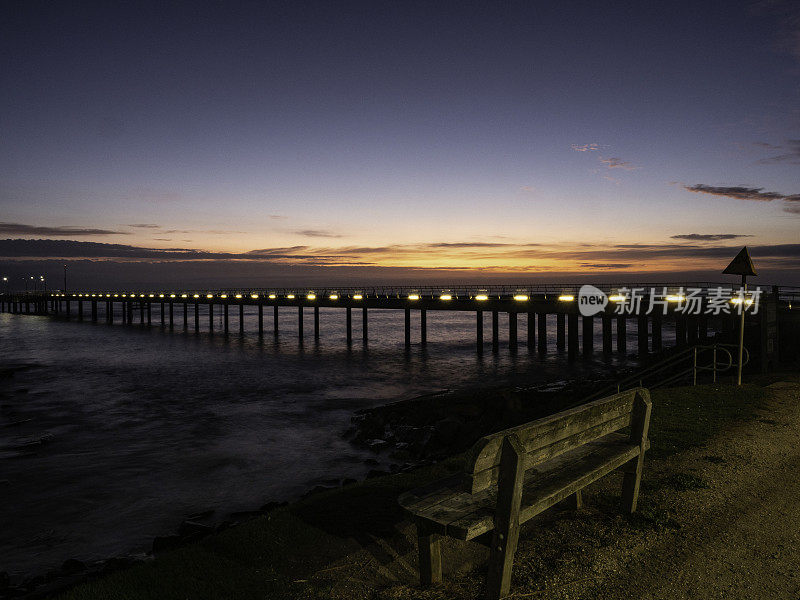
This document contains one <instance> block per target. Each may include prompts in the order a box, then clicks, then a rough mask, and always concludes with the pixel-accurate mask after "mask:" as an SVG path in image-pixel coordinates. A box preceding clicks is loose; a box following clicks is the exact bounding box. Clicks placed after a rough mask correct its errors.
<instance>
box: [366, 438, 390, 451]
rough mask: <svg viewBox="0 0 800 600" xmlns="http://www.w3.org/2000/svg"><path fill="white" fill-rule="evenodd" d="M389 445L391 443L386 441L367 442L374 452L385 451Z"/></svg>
mask: <svg viewBox="0 0 800 600" xmlns="http://www.w3.org/2000/svg"><path fill="white" fill-rule="evenodd" d="M388 445H389V442H387V441H386V440H368V441H367V446H369V449H370V450H372V451H373V452H379V451H381V450H383V449H384V448H386V447H387V446H388Z"/></svg>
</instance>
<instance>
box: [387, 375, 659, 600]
mask: <svg viewBox="0 0 800 600" xmlns="http://www.w3.org/2000/svg"><path fill="white" fill-rule="evenodd" d="M650 410H651V403H650V394H649V392H648V391H647V390H646V389H644V388H636V389H634V390H630V391H626V392H622V393H620V394H616V395H614V396H610V397H608V398H602V399H600V400H596V401H594V402H590V403H588V404H585V405H583V406H579V407H577V408H573V409H570V410H566V411H564V412H560V413H558V414H555V415H552V416H549V417H545V418H543V419H539V420H537V421H532V422H531V423H527V424H525V425H520V426H519V427H514V428H512V429H506V430H505V431H500V432H498V433H494V434H492V435H487V436H486V437H483V438H481V439H480V440H478V441H477V442H476V443H475V445H474V446H473V447H472V449H471V450H470V451H469V452H468V453H467V458H466V464H465V471H464V473H461V474H459V475H456V476H455V477H452V478H449V479H445V480H442V481H437V482H434V483H432V484H431V485H428V486H425V487H422V488H419V489H416V490H412V491H409V492H406V493H404V494H402V495H401V496H400V498H399V500H398V501H399V503H400V505H401V506H402V507H403V508H404V509H405V510H406V511H408V512H409V513H410V514H411V515H412V516H413V518H414V521H415V523H416V526H417V535H418V536H419V565H420V566H419V569H420V581H421V583H422V584H423V585H429V584H432V583H438V582H440V581H441V578H442V561H441V548H440V543H441V536H449V537H452V538H456V539H459V540H473V541H476V542H479V543H482V544H484V545H486V546H488V547H489V549H490V551H491V554H490V558H489V574H488V578H487V598H489V599H490V600H495V599H497V598H502V597H504V596H506V595H508V593H509V588H510V585H511V569H512V565H513V560H514V552H515V550H516V547H517V539H518V537H519V527H520V524H522V523H524V522H525V521H527V520H528V519H530V518H532V517H533V516H535V515H537V514H538V513H540V512H542V511H544V510H546V509H547V508H549V507H551V506H553V505H554V504H556V503H558V502H560V501H562V500H565V499H571V500H572V503H573V506H575V507H576V508H577V507H580V506H581V505H582V499H581V490H582V489H583V488H584V487H586V486H587V485H589V484H590V483H592V482H593V481H595V480H597V479H599V478H600V477H602V476H604V475H606V474H608V473H610V472H611V471H613V470H615V469H618V468H622V470H623V471H624V473H625V474H624V478H623V483H622V506H623V509H624V510H625V511H626V512H634V511H635V510H636V500H637V497H638V495H639V482H640V480H641V476H642V464H643V460H644V452H645V450H647V449H648V448H649V447H650V442H649V441H648V438H647V430H648V427H649V423H650ZM626 427H629V428H630V433H622V432H620V430H621V429H624V428H626Z"/></svg>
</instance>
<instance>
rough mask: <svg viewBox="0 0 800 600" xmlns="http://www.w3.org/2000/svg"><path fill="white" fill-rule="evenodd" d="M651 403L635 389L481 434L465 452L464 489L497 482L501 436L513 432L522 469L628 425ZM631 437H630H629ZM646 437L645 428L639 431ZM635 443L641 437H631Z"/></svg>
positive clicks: (647, 395)
mask: <svg viewBox="0 0 800 600" xmlns="http://www.w3.org/2000/svg"><path fill="white" fill-rule="evenodd" d="M649 405H650V393H649V392H648V391H647V390H646V389H644V388H635V389H632V390H628V391H625V392H621V393H619V394H615V395H613V396H609V397H607V398H601V399H600V400H595V401H594V402H589V403H588V404H584V405H582V406H578V407H576V408H572V409H569V410H565V411H563V412H560V413H556V414H554V415H551V416H549V417H545V418H543V419H539V420H536V421H531V422H530V423H526V424H524V425H519V426H518V427H512V428H511V429H505V430H503V431H499V432H497V433H493V434H490V435H487V436H485V437H482V438H481V439H479V440H478V441H477V442H475V445H474V446H473V447H472V449H471V450H470V451H469V452H468V453H467V458H466V464H465V474H466V489H467V491H469V492H470V493H473V494H475V493H477V492H480V491H482V490H485V489H487V488H489V487H491V486H493V485H496V484H497V480H498V474H499V471H500V468H499V467H500V455H501V448H502V445H503V439H504V438H505V437H506V436H509V435H516V437H517V439H518V440H519V441H520V444H521V447H522V449H523V450H524V452H525V462H524V468H525V470H527V469H530V468H532V467H535V466H536V465H538V464H540V463H542V462H545V461H547V460H549V459H551V458H554V457H556V456H558V455H560V454H563V453H565V452H569V451H570V450H572V449H574V448H577V447H579V446H582V445H583V444H587V443H589V442H591V441H593V440H596V439H597V438H600V437H602V436H604V435H608V434H609V433H613V432H615V431H618V430H620V429H624V428H625V427H627V426H629V425H631V420H632V418H634V417H635V412H636V411H635V410H634V409H635V407H644V406H649ZM632 437H633V436H632ZM639 437H642V438H646V437H647V431H646V428H645V430H644V431H643V432H642V433H641V434H639ZM631 441H632V443H635V444H638V443H640V442H641V440H640V439H638V438H637V439H632V440H631Z"/></svg>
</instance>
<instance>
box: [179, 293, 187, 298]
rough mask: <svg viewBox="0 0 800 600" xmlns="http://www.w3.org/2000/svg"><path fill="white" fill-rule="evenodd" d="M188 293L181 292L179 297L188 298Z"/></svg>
mask: <svg viewBox="0 0 800 600" xmlns="http://www.w3.org/2000/svg"><path fill="white" fill-rule="evenodd" d="M188 297H189V294H181V298H188Z"/></svg>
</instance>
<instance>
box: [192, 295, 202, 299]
mask: <svg viewBox="0 0 800 600" xmlns="http://www.w3.org/2000/svg"><path fill="white" fill-rule="evenodd" d="M199 297H200V294H195V295H194V296H192V298H199Z"/></svg>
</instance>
